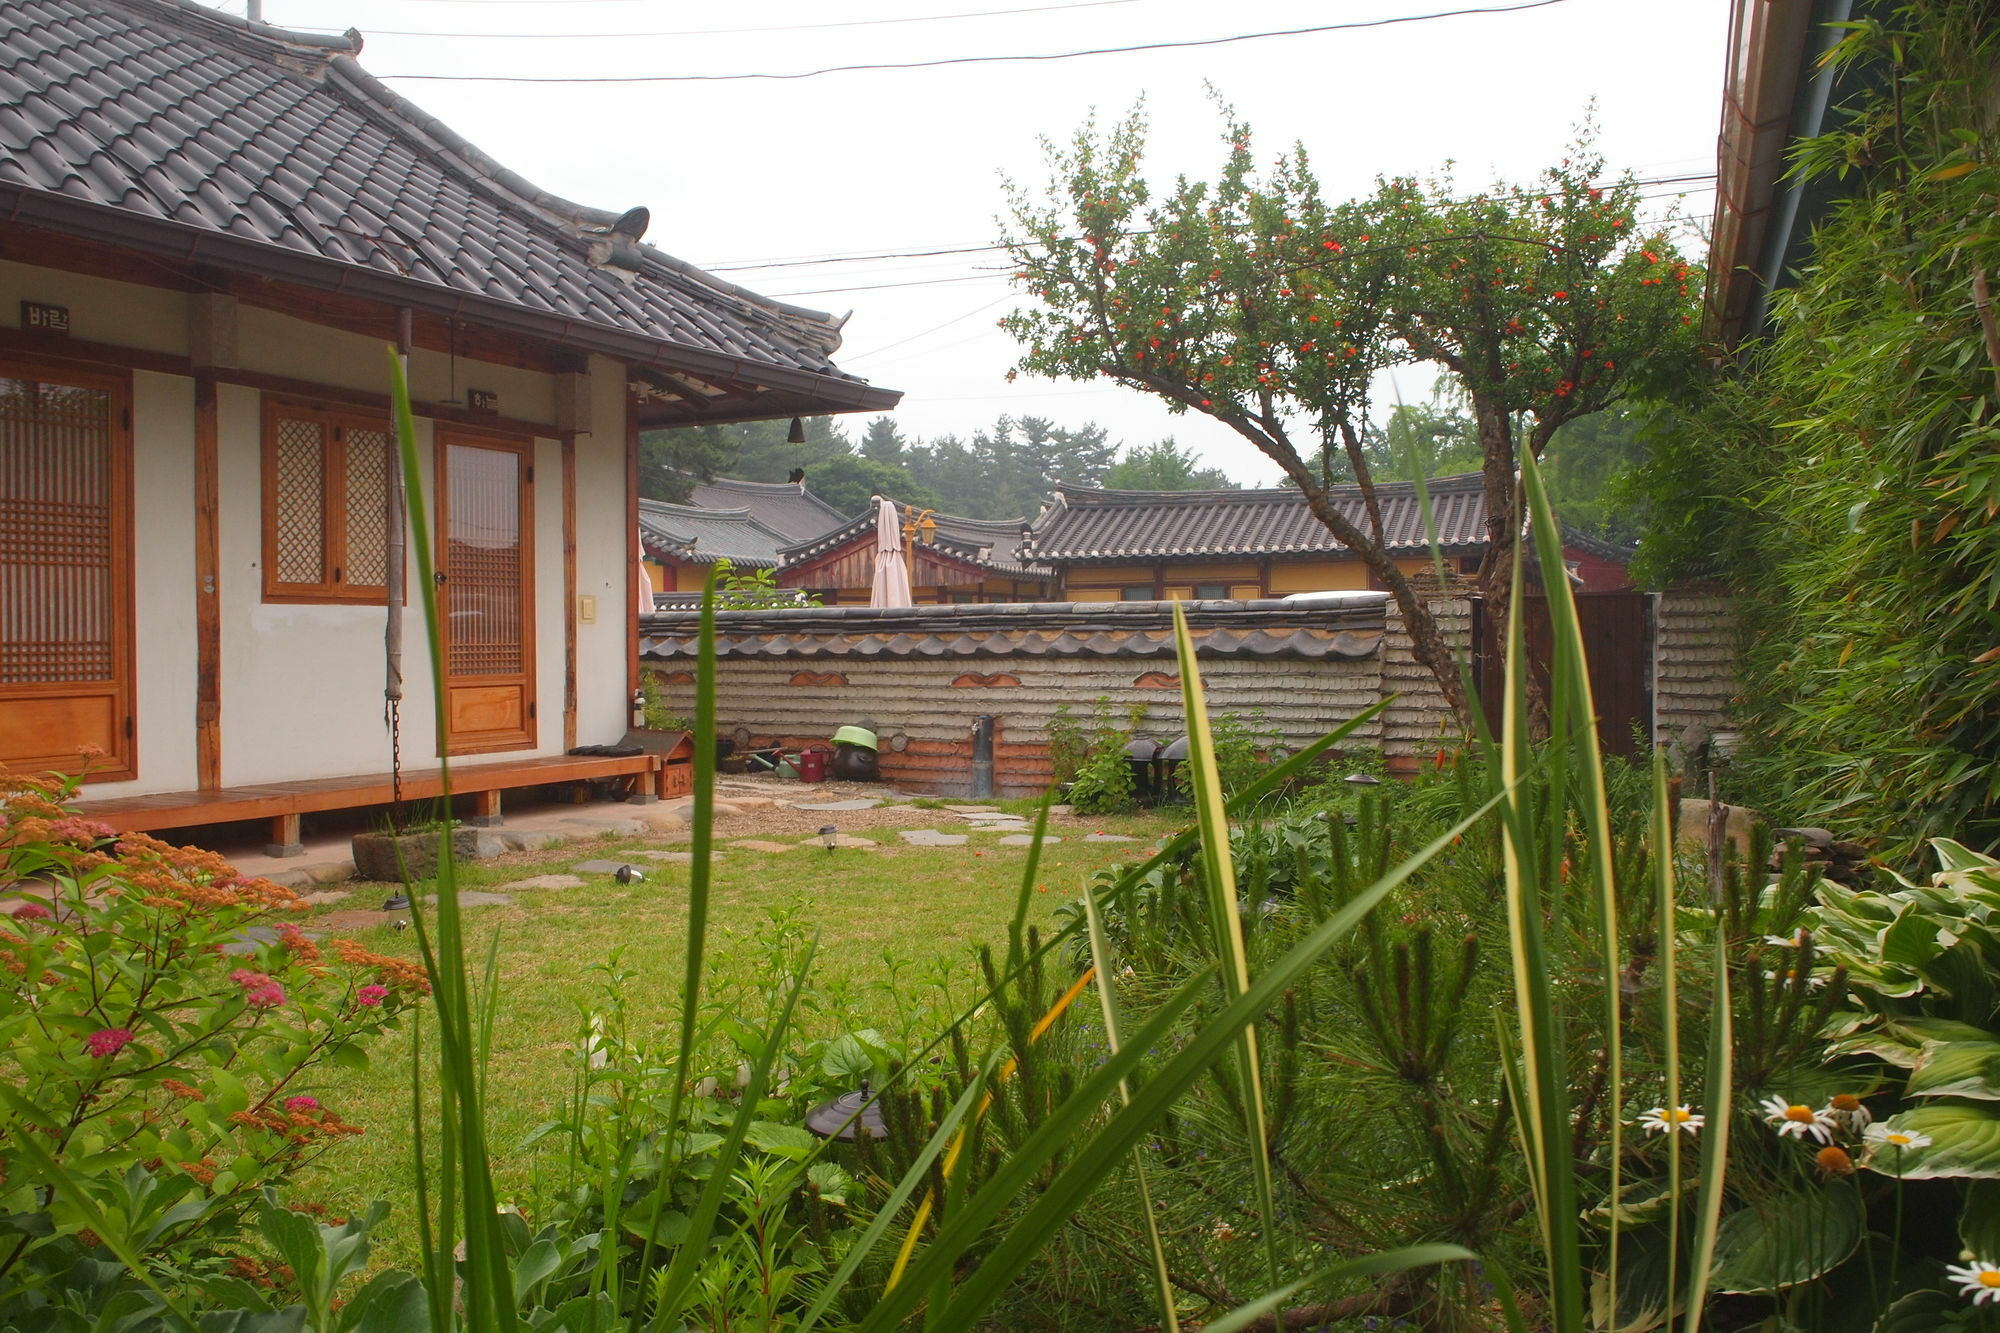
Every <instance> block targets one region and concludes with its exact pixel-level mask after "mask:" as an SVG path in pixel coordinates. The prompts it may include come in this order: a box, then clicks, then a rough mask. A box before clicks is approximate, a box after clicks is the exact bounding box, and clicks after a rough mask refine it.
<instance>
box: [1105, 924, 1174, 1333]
mask: <svg viewBox="0 0 2000 1333" xmlns="http://www.w3.org/2000/svg"><path fill="white" fill-rule="evenodd" d="M1083 912H1084V922H1085V925H1086V927H1087V928H1088V929H1089V932H1090V962H1091V968H1092V970H1093V971H1095V972H1096V973H1097V1000H1098V1008H1099V1009H1100V1010H1101V1011H1102V1013H1103V1015H1104V1046H1105V1049H1106V1050H1108V1051H1110V1052H1111V1053H1112V1054H1113V1055H1116V1054H1118V1052H1119V1050H1120V1048H1121V1046H1122V1042H1121V1041H1120V1038H1119V1016H1118V983H1117V975H1118V974H1117V972H1116V971H1115V970H1114V969H1113V967H1112V954H1111V941H1110V940H1109V939H1107V938H1106V937H1105V933H1104V911H1103V909H1102V908H1100V907H1099V906H1098V905H1097V895H1096V894H1094V893H1086V894H1084V895H1083ZM1118 1101H1119V1104H1120V1105H1121V1106H1130V1105H1131V1104H1132V1089H1131V1088H1130V1086H1129V1085H1128V1084H1127V1083H1126V1082H1125V1080H1123V1079H1120V1080H1119V1081H1118ZM1132 1175H1133V1178H1134V1182H1135V1183H1136V1184H1137V1185H1138V1187H1139V1209H1140V1212H1141V1213H1143V1214H1144V1216H1145V1218H1146V1247H1147V1249H1148V1250H1149V1251H1151V1253H1152V1256H1153V1280H1154V1282H1155V1283H1156V1284H1157V1285H1158V1286H1159V1289H1160V1323H1161V1325H1162V1326H1163V1327H1164V1328H1165V1329H1166V1330H1167V1333H1180V1327H1181V1320H1180V1314H1179V1313H1178V1312H1177V1311H1176V1310H1175V1309H1174V1284H1173V1278H1172V1277H1171V1276H1170V1274H1169V1271H1168V1268H1167V1250H1166V1246H1165V1245H1164V1244H1162V1243H1161V1241H1160V1220H1159V1218H1157V1217H1155V1216H1154V1215H1153V1191H1152V1188H1151V1187H1150V1186H1149V1185H1148V1184H1147V1183H1146V1158H1145V1154H1143V1153H1141V1152H1138V1151H1137V1150H1134V1152H1133V1154H1132Z"/></svg>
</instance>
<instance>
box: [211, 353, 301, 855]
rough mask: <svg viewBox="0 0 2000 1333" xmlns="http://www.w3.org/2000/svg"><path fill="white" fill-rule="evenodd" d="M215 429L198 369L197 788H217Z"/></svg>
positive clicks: (219, 702)
mask: <svg viewBox="0 0 2000 1333" xmlns="http://www.w3.org/2000/svg"><path fill="white" fill-rule="evenodd" d="M219 429H220V428H219V425H218V421H217V413H216V401H215V376H214V374H213V373H211V372H208V371H201V372H198V373H197V374H196V375H195V378H194V580H195V593H194V637H195V687H194V688H195V697H194V745H195V775H196V779H195V780H196V785H197V786H198V787H199V788H200V789H201V790H202V791H215V790H218V789H219V788H220V787H221V786H222V589H221V579H222V548H221V525H220V503H221V497H220V473H219V468H220V459H219V457H218V455H219V452H220V436H219ZM292 841H297V839H296V838H293V839H292Z"/></svg>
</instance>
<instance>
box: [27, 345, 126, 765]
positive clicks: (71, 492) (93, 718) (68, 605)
mask: <svg viewBox="0 0 2000 1333" xmlns="http://www.w3.org/2000/svg"><path fill="white" fill-rule="evenodd" d="M130 402H131V394H130V390H129V387H128V381H127V380H126V379H125V377H123V376H118V375H96V374H91V373H88V372H82V371H71V370H56V369H48V370H46V371H45V370H42V369H40V368H37V367H33V366H30V365H26V364H22V365H9V364H6V363H0V766H4V767H6V768H10V769H14V770H16V771H38V770H42V769H58V770H61V771H63V772H67V773H74V772H76V771H77V770H78V767H79V763H80V760H79V756H78V751H79V750H82V749H84V748H85V747H94V748H95V749H96V750H99V751H102V752H103V755H104V758H102V759H99V760H96V761H95V768H94V771H93V772H92V773H91V778H92V779H93V780H104V779H109V778H129V777H132V776H134V775H135V774H136V772H137V745H136V742H135V726H134V720H133V712H132V443H131V415H130V414H131V407H130Z"/></svg>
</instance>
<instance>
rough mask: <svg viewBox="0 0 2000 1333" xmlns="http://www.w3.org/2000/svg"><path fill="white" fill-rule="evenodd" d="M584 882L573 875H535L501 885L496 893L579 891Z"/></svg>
mask: <svg viewBox="0 0 2000 1333" xmlns="http://www.w3.org/2000/svg"><path fill="white" fill-rule="evenodd" d="M584 882H585V881H584V880H582V879H580V878H578V877H577V876H575V875H536V876H535V877H534V878H532V879H517V880H515V881H514V882H513V883H512V884H502V885H501V886H500V887H499V888H498V889H497V890H496V892H499V893H512V892H514V891H515V890H517V889H580V888H582V887H583V886H584Z"/></svg>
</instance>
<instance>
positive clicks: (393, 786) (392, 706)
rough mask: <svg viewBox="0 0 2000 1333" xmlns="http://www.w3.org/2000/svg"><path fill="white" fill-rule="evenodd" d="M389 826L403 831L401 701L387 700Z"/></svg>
mask: <svg viewBox="0 0 2000 1333" xmlns="http://www.w3.org/2000/svg"><path fill="white" fill-rule="evenodd" d="M389 827H390V828H392V829H393V830H395V831H396V832H397V833H401V832H402V831H403V701H402V700H401V699H395V698H392V699H390V700H389Z"/></svg>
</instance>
